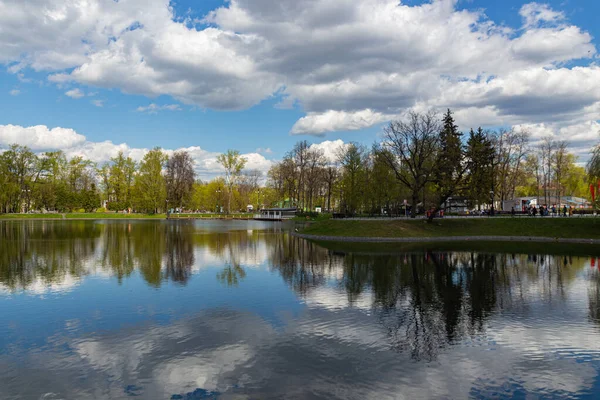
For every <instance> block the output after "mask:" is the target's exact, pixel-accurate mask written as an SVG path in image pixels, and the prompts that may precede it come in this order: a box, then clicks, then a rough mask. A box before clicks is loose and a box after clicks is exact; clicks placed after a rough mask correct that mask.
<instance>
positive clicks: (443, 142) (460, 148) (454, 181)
mask: <svg viewBox="0 0 600 400" xmlns="http://www.w3.org/2000/svg"><path fill="white" fill-rule="evenodd" d="M461 139H462V132H460V131H459V130H458V126H457V125H456V124H455V123H454V118H453V117H452V111H450V109H448V111H447V112H446V114H444V118H443V127H442V131H441V132H440V140H439V151H438V154H437V159H436V166H435V174H434V177H435V178H434V183H435V194H436V203H437V204H436V211H437V209H440V208H441V207H443V205H444V204H445V203H446V201H447V200H448V198H450V197H452V196H457V195H460V194H461V192H462V191H463V184H464V182H465V179H464V178H465V171H466V169H467V168H466V167H467V165H466V163H465V148H464V145H463V143H462V140H461Z"/></svg>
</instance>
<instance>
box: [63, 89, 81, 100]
mask: <svg viewBox="0 0 600 400" xmlns="http://www.w3.org/2000/svg"><path fill="white" fill-rule="evenodd" d="M65 95H66V96H68V97H70V98H72V99H80V98H82V97H84V96H85V93H84V92H83V90H81V89H79V88H75V89H72V90H69V91H67V92H65Z"/></svg>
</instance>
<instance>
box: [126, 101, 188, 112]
mask: <svg viewBox="0 0 600 400" xmlns="http://www.w3.org/2000/svg"><path fill="white" fill-rule="evenodd" d="M136 111H137V112H142V113H148V114H157V113H158V112H159V111H181V106H180V105H179V104H165V105H162V106H159V105H157V104H155V103H151V104H149V105H147V106H140V107H138V108H137V109H136Z"/></svg>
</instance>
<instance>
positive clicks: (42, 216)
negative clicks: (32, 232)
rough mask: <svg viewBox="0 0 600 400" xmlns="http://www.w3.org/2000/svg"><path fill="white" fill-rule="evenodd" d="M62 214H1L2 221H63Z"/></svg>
mask: <svg viewBox="0 0 600 400" xmlns="http://www.w3.org/2000/svg"><path fill="white" fill-rule="evenodd" d="M61 218H62V215H61V214H0V220H2V219H61Z"/></svg>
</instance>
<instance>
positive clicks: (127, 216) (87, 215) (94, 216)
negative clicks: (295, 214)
mask: <svg viewBox="0 0 600 400" xmlns="http://www.w3.org/2000/svg"><path fill="white" fill-rule="evenodd" d="M64 215H65V218H66V219H166V218H167V216H166V214H135V213H133V214H124V213H111V212H106V213H66V214H64ZM172 217H173V218H174V219H177V218H196V219H211V218H212V219H215V218H219V219H228V218H251V217H252V216H249V215H248V214H229V215H227V214H172ZM62 218H63V214H0V220H8V219H10V220H24V219H27V220H30V219H62Z"/></svg>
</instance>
